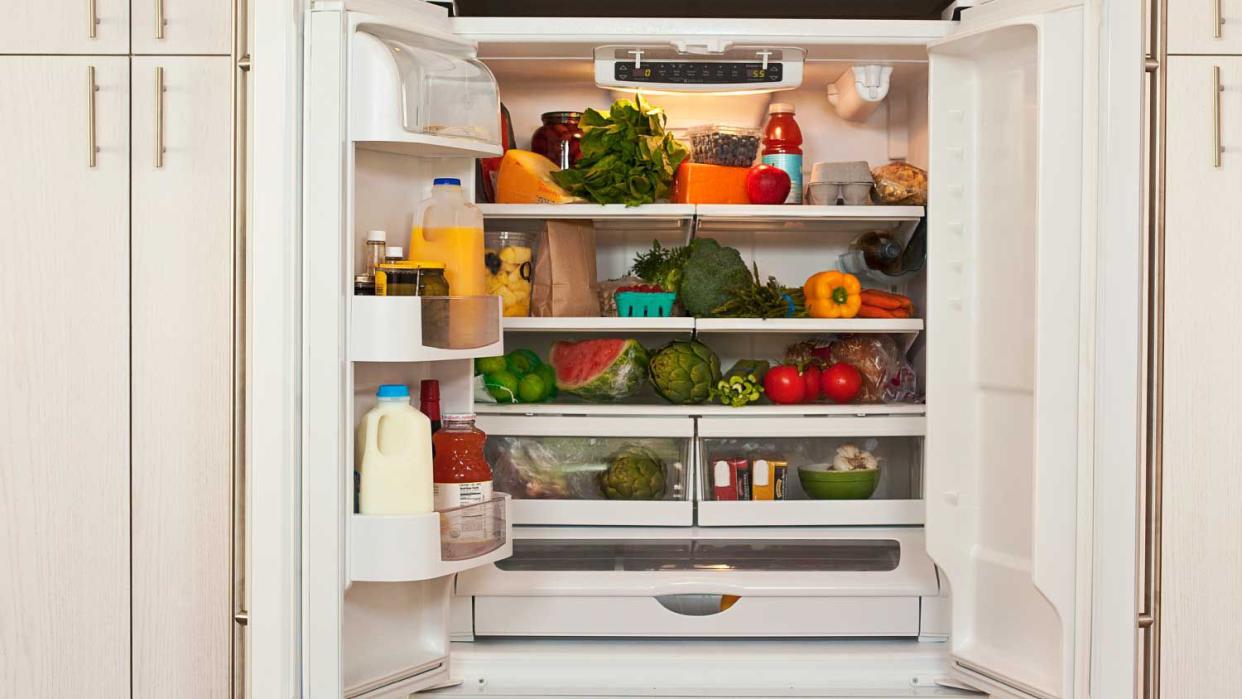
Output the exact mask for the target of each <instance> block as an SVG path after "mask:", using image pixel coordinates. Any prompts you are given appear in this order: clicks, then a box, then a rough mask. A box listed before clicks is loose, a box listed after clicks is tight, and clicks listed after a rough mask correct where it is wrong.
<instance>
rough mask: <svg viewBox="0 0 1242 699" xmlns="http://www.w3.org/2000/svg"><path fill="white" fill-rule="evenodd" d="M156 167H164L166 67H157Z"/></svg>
mask: <svg viewBox="0 0 1242 699" xmlns="http://www.w3.org/2000/svg"><path fill="white" fill-rule="evenodd" d="M155 167H164V66H156V67H155Z"/></svg>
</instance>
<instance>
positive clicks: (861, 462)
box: [832, 444, 880, 471]
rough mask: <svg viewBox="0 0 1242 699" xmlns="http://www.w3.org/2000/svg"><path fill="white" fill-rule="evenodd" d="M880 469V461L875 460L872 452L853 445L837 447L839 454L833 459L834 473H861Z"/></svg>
mask: <svg viewBox="0 0 1242 699" xmlns="http://www.w3.org/2000/svg"><path fill="white" fill-rule="evenodd" d="M879 467H880V461H879V459H877V458H875V456H874V455H873V454H872V453H871V452H869V451H864V450H862V449H859V448H858V447H856V446H854V445H853V444H842V445H841V446H839V447H837V454H836V456H834V457H832V470H833V471H860V470H871V469H873V468H879Z"/></svg>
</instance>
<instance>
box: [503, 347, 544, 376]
mask: <svg viewBox="0 0 1242 699" xmlns="http://www.w3.org/2000/svg"><path fill="white" fill-rule="evenodd" d="M505 362H506V364H507V365H508V366H507V367H506V368H508V370H509V371H511V372H513V374H514V375H515V376H518V377H522V376H526V375H527V374H529V373H530V372H532V371H534V370H535V369H538V368H539V367H540V366H542V365H543V362H541V361H539V355H537V354H535V353H534V352H532V351H530V350H528V349H519V350H513V351H512V352H510V353H509V354H506V355H505Z"/></svg>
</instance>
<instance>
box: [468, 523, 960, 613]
mask: <svg viewBox="0 0 1242 699" xmlns="http://www.w3.org/2000/svg"><path fill="white" fill-rule="evenodd" d="M518 536H519V538H518V539H517V540H516V541H515V542H514V544H513V555H512V556H510V557H509V558H507V559H504V560H500V561H496V562H495V563H493V564H491V565H486V566H481V567H479V568H474V569H471V570H468V571H465V572H463V573H462V574H461V575H460V576H458V579H457V594H458V595H465V596H474V597H648V598H652V597H661V596H665V595H681V594H706V595H735V596H739V597H920V596H927V595H937V594H939V590H940V588H939V583H938V580H937V577H936V569H935V566H934V565H933V564H932V562H931V560H930V559H929V558H928V557H927V553H926V551H925V550H924V542H923V531H922V530H921V529H918V528H891V529H890V528H885V529H879V528H867V529H848V528H834V529H822V528H820V529H800V528H781V529H772V530H764V531H763V532H762V535H759V534H757V533H756V531H755V530H753V529H749V530H747V529H726V528H718V529H717V528H712V529H703V528H697V527H696V528H687V529H683V528H650V529H642V530H635V529H622V528H595V529H587V528H579V527H572V528H571V527H529V528H524V529H523V530H522V532H521V533H520V534H519V535H518Z"/></svg>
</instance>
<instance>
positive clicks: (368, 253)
mask: <svg viewBox="0 0 1242 699" xmlns="http://www.w3.org/2000/svg"><path fill="white" fill-rule="evenodd" d="M387 246H388V234H387V233H385V232H384V231H367V243H366V247H365V248H364V251H365V252H364V255H363V260H364V261H365V262H366V267H367V269H366V273H367V274H369V275H371V276H372V277H374V276H375V270H377V269H379V266H380V264H381V263H382V262H383V261H384V256H385V252H387V251H386V248H387Z"/></svg>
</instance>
